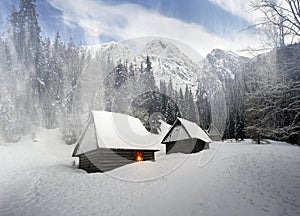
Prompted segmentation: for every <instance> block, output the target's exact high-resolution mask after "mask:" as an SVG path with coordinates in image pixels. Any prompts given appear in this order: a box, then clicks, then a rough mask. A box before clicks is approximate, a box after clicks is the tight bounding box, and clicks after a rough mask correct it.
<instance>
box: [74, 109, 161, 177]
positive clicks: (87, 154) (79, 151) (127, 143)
mask: <svg viewBox="0 0 300 216" xmlns="http://www.w3.org/2000/svg"><path fill="white" fill-rule="evenodd" d="M149 136H151V135H149V132H148V131H147V130H146V128H145V127H144V126H143V124H142V123H141V121H140V120H139V119H137V118H134V117H131V116H128V115H124V114H120V113H112V112H105V111H92V112H91V114H90V116H89V120H88V123H87V125H86V126H85V128H84V131H83V133H82V134H81V136H80V138H79V139H78V141H77V144H76V147H75V149H74V152H73V155H72V156H73V157H79V168H80V169H83V170H85V171H87V172H88V173H92V172H106V171H109V170H112V169H115V168H117V167H121V166H124V165H126V164H130V163H133V162H137V161H146V160H151V161H154V160H155V152H156V151H158V150H157V149H155V148H154V147H153V146H152V144H153V143H152V142H151V137H149Z"/></svg>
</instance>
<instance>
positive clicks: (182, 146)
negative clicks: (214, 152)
mask: <svg viewBox="0 0 300 216" xmlns="http://www.w3.org/2000/svg"><path fill="white" fill-rule="evenodd" d="M165 145H166V153H167V154H171V153H185V154H190V153H196V152H199V151H201V150H203V149H207V148H209V144H208V143H205V142H203V141H202V140H199V139H185V140H178V141H176V142H169V143H167V144H165Z"/></svg>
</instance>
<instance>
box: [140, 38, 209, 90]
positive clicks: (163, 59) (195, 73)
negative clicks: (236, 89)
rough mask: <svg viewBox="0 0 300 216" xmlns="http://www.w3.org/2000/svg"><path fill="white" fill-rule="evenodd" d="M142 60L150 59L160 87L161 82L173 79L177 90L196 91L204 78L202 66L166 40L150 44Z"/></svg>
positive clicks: (145, 49) (144, 51) (142, 54)
mask: <svg viewBox="0 0 300 216" xmlns="http://www.w3.org/2000/svg"><path fill="white" fill-rule="evenodd" d="M140 55H141V56H142V58H143V59H144V58H146V56H147V55H148V56H149V57H150V60H151V63H152V68H153V73H154V77H155V78H156V83H157V85H159V80H160V79H162V80H165V81H166V82H168V81H169V79H172V81H173V85H174V88H175V89H177V90H178V89H179V88H182V89H184V88H185V85H186V84H187V85H188V86H189V87H191V88H192V89H193V91H195V90H196V87H197V80H198V79H200V80H201V79H202V78H204V74H202V73H201V71H202V70H201V66H200V65H199V64H197V63H195V62H193V61H192V60H191V59H189V58H188V57H187V56H186V55H185V54H184V53H183V52H182V51H181V50H180V49H179V48H178V47H177V46H175V45H174V44H173V43H171V42H168V41H166V40H164V39H156V40H152V41H150V42H148V43H147V44H146V46H145V48H144V49H143V50H142V51H141V53H140Z"/></svg>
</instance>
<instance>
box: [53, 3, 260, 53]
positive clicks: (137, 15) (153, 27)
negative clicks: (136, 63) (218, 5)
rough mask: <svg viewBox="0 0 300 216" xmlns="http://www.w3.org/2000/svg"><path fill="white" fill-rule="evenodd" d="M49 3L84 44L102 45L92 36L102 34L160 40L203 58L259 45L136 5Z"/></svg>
mask: <svg viewBox="0 0 300 216" xmlns="http://www.w3.org/2000/svg"><path fill="white" fill-rule="evenodd" d="M215 1H217V0H215ZM48 2H49V3H50V4H51V5H52V6H53V7H55V8H57V9H59V10H61V11H62V12H63V15H62V19H63V21H64V22H65V23H66V24H68V25H74V24H76V25H78V26H80V27H81V28H82V29H84V30H85V36H86V38H85V39H86V42H89V43H90V42H101V41H99V40H95V36H96V35H97V34H101V33H104V34H106V35H109V36H111V37H113V38H117V39H118V40H125V39H130V38H136V37H142V36H161V37H168V38H173V39H176V40H179V41H182V42H184V43H186V44H188V45H190V46H191V47H193V48H194V49H195V50H197V51H198V52H199V53H200V54H201V55H202V56H206V54H207V53H209V52H210V51H211V50H212V49H214V48H221V49H227V50H233V51H238V50H240V49H245V48H247V47H249V46H256V45H257V44H258V43H259V39H258V38H257V36H255V35H251V34H250V33H249V32H235V34H233V35H232V36H231V37H227V38H221V37H220V36H218V35H215V34H212V33H208V32H207V31H206V30H205V28H204V27H203V26H201V25H198V24H193V23H186V22H183V21H181V20H179V19H175V18H170V17H166V16H164V15H162V14H159V13H157V12H156V11H153V10H148V9H145V8H143V7H141V6H138V5H135V4H129V3H126V4H119V5H108V4H105V3H103V2H101V1H94V0H64V1H61V0H48ZM232 2H233V1H232ZM234 10H235V9H234ZM91 33H92V34H91Z"/></svg>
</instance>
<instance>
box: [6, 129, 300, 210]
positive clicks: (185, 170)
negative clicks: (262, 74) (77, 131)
mask: <svg viewBox="0 0 300 216" xmlns="http://www.w3.org/2000/svg"><path fill="white" fill-rule="evenodd" d="M60 136H61V135H60V133H59V131H58V130H45V129H41V130H40V131H39V133H38V134H37V138H36V142H32V140H31V139H30V137H29V136H28V137H25V138H23V139H22V140H21V141H20V142H19V143H15V144H7V145H1V146H0V159H1V163H0V173H1V175H0V215H1V216H6V215H22V216H23V215H28V216H34V215H72V216H73V215H230V216H231V215H249V216H250V215H251V216H252V215H272V216H276V215H291V216H295V215H300V172H299V171H300V148H299V147H297V146H292V145H289V144H286V143H281V142H275V141H271V144H266V145H256V144H252V143H251V141H250V140H247V141H245V142H241V143H236V142H224V143H222V142H214V143H211V145H210V149H209V150H204V151H202V152H200V153H197V154H193V155H184V154H171V155H163V154H159V155H158V157H157V160H156V161H155V162H139V163H134V164H131V165H127V166H124V167H121V168H119V169H115V170H113V171H110V172H108V173H95V174H87V173H85V172H84V171H83V170H79V169H77V168H76V167H74V166H72V161H73V160H74V159H73V158H71V153H72V150H73V148H74V146H67V145H64V144H63V142H62V140H61V139H60Z"/></svg>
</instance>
